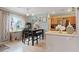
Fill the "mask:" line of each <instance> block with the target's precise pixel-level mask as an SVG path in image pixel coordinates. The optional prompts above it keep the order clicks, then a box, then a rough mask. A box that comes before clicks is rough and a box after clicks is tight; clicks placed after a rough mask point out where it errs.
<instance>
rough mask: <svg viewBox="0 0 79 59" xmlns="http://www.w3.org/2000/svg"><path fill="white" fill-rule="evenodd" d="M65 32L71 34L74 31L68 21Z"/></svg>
mask: <svg viewBox="0 0 79 59" xmlns="http://www.w3.org/2000/svg"><path fill="white" fill-rule="evenodd" d="M66 32H67V33H68V34H72V33H73V32H74V28H73V26H72V25H71V24H70V22H69V25H68V26H67V28H66Z"/></svg>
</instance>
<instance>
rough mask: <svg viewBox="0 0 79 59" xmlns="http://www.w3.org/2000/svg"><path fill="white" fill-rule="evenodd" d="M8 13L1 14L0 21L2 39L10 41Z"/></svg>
mask: <svg viewBox="0 0 79 59" xmlns="http://www.w3.org/2000/svg"><path fill="white" fill-rule="evenodd" d="M9 19H10V17H9V13H7V12H5V11H4V12H3V19H2V39H3V41H5V40H10V32H9Z"/></svg>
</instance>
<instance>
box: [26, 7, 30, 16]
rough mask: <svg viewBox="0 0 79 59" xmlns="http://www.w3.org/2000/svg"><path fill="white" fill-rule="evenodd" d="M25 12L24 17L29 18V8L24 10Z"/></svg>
mask: <svg viewBox="0 0 79 59" xmlns="http://www.w3.org/2000/svg"><path fill="white" fill-rule="evenodd" d="M25 11H26V16H30V13H29V8H26V9H25Z"/></svg>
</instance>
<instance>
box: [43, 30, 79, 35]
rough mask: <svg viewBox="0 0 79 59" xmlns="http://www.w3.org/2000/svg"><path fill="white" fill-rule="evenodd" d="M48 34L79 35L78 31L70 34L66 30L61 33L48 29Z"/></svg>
mask: <svg viewBox="0 0 79 59" xmlns="http://www.w3.org/2000/svg"><path fill="white" fill-rule="evenodd" d="M45 34H46V35H53V36H54V35H55V36H56V35H57V36H79V34H77V33H76V32H74V33H72V34H68V33H67V32H66V31H63V32H61V33H59V32H58V31H48V32H46V33H45Z"/></svg>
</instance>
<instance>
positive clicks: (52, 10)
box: [3, 7, 72, 15]
mask: <svg viewBox="0 0 79 59" xmlns="http://www.w3.org/2000/svg"><path fill="white" fill-rule="evenodd" d="M3 9H5V10H8V11H10V12H16V13H19V14H22V15H26V13H29V14H33V15H35V14H46V13H47V14H61V13H63V14H66V13H70V12H71V11H72V7H3Z"/></svg>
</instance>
